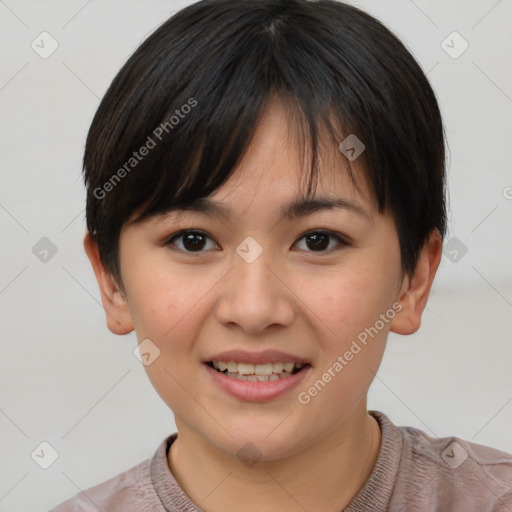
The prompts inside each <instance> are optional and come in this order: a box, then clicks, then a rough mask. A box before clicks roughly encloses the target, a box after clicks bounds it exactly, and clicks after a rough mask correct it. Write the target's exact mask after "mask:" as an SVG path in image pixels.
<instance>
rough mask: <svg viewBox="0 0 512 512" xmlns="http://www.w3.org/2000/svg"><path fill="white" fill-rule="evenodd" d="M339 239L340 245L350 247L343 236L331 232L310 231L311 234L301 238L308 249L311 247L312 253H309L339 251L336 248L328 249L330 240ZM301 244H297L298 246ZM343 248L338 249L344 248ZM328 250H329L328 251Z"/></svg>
mask: <svg viewBox="0 0 512 512" xmlns="http://www.w3.org/2000/svg"><path fill="white" fill-rule="evenodd" d="M333 238H335V239H337V240H338V245H341V246H342V247H346V246H349V245H350V243H349V242H348V241H347V240H346V239H345V238H343V237H342V236H341V235H338V234H336V233H332V232H331V231H310V232H309V233H306V234H305V235H304V236H303V237H301V238H299V241H300V240H303V239H304V240H305V245H306V247H309V248H310V249H311V251H307V252H324V253H325V252H331V251H332V250H337V249H336V248H334V249H333V248H330V249H328V247H329V245H330V243H329V242H330V241H329V239H333ZM298 243H299V242H297V244H298ZM342 247H338V249H339V248H342ZM326 249H327V250H326Z"/></svg>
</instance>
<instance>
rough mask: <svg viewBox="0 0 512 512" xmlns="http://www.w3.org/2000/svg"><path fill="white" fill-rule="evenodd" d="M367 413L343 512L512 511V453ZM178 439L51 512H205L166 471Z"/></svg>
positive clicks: (164, 444) (162, 444) (172, 439)
mask: <svg viewBox="0 0 512 512" xmlns="http://www.w3.org/2000/svg"><path fill="white" fill-rule="evenodd" d="M369 414H371V415H372V416H374V417H375V419H376V420H377V421H378V423H379V425H380V428H381V431H382V441H381V446H380V450H379V455H378V458H377V462H376V464H375V466H374V468H373V470H372V473H371V474H370V476H369V478H368V480H367V481H366V483H365V484H364V486H363V487H362V488H361V490H360V491H359V492H358V494H357V495H356V496H355V497H354V499H353V500H352V501H351V502H350V504H349V505H348V507H347V508H345V511H344V512H363V511H364V512H384V511H391V512H427V511H428V512H434V511H436V512H437V511H439V512H448V511H450V512H512V454H509V453H505V452H502V451H499V450H495V449H493V448H489V447H486V446H482V445H478V444H475V443H470V442H467V441H463V440H461V439H459V438H457V437H444V438H432V437H430V436H428V435H427V434H426V433H425V432H423V431H421V430H418V429H416V428H412V427H397V426H396V425H394V424H393V423H392V422H391V421H390V420H389V418H388V417H387V416H385V415H384V414H383V413H381V412H378V411H369ZM176 437H177V433H174V434H172V435H170V436H169V437H167V438H166V439H164V441H162V443H161V444H160V446H159V447H158V449H157V450H156V452H155V454H154V456H153V458H152V459H148V460H145V461H144V462H141V463H139V464H138V465H136V466H134V467H133V468H131V469H129V470H128V471H125V472H124V473H120V474H119V475H116V476H114V477H113V478H111V479H110V480H107V481H106V482H103V483H101V484H99V485H96V486H94V487H91V488H90V489H87V490H85V491H83V492H81V493H79V494H77V495H75V496H74V497H73V498H71V499H69V500H67V501H65V502H64V503H62V504H60V505H59V506H57V507H56V508H53V509H52V510H51V511H50V512H98V510H100V511H101V512H205V511H204V510H203V509H202V508H200V507H199V506H197V505H196V504H195V503H194V502H192V500H191V499H190V498H189V497H188V496H187V494H185V492H184V491H183V489H182V488H181V487H180V485H179V484H178V482H177V481H176V479H175V478H174V476H173V475H172V473H171V472H170V470H169V466H168V463H167V453H168V451H169V447H170V446H171V444H172V443H173V441H174V440H175V439H176ZM240 510H243V506H241V508H240ZM310 512H324V511H310Z"/></svg>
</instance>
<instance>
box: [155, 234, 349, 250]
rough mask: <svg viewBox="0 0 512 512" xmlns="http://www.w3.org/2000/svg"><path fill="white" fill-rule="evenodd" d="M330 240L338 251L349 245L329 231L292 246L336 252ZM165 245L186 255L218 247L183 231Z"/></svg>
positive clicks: (306, 237)
mask: <svg viewBox="0 0 512 512" xmlns="http://www.w3.org/2000/svg"><path fill="white" fill-rule="evenodd" d="M332 239H336V240H337V241H338V244H337V245H338V246H341V247H338V249H339V248H342V247H347V246H349V245H350V242H349V241H348V240H346V239H345V238H344V237H342V236H341V235H339V234H337V233H332V232H331V231H310V232H309V233H306V234H305V235H303V236H302V237H301V238H299V241H297V242H296V243H295V244H294V246H296V245H298V244H299V242H300V240H305V246H306V249H304V248H299V250H306V252H322V253H326V252H331V251H333V250H337V249H336V247H334V248H332V247H330V246H331V245H332V244H331V243H330V242H331V241H332ZM208 241H210V242H212V243H213V244H212V245H211V246H210V247H207V246H208ZM165 245H173V246H175V247H176V248H177V250H180V251H183V252H187V253H194V252H196V253H201V252H204V250H203V249H209V248H210V249H212V248H213V249H215V248H217V249H218V248H219V246H218V245H217V244H216V243H215V242H214V240H213V239H212V238H211V237H210V236H208V235H207V234H206V233H205V232H203V231H197V230H185V231H180V232H179V233H176V234H174V235H171V236H170V237H169V238H167V240H166V241H165ZM308 249H309V250H308Z"/></svg>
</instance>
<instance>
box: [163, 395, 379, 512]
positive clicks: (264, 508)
mask: <svg viewBox="0 0 512 512" xmlns="http://www.w3.org/2000/svg"><path fill="white" fill-rule="evenodd" d="M176 424H177V426H178V438H177V439H176V440H175V442H174V443H173V444H172V446H171V450H170V451H169V455H168V463H169V468H170V470H171V472H172V473H173V475H174V477H175V478H176V480H177V481H178V483H179V484H180V486H181V487H182V489H183V490H184V491H185V492H186V493H187V495H188V496H189V497H190V498H191V499H192V501H194V502H195V503H196V504H197V505H198V506H200V507H202V508H203V509H204V510H208V512H232V511H233V512H234V511H239V510H240V507H241V504H243V510H244V511H246V512H270V511H275V510H283V511H290V512H291V511H303V510H304V509H305V510H322V511H326V512H339V511H340V510H343V509H344V508H345V507H346V506H347V505H348V504H349V503H350V501H352V499H353V498H354V497H355V496H356V494H357V493H358V491H359V490H360V489H361V488H362V487H363V485H364V483H365V482H366V480H367V479H368V477H369V475H370V473H371V471H372V469H373V467H374V465H375V463H376V461H377V456H378V453H379V448H380V443H381V432H380V428H379V425H378V423H377V421H376V420H375V418H373V417H372V416H370V415H369V414H367V412H366V404H364V410H362V411H356V412H354V413H353V414H352V415H351V417H350V418H348V419H347V420H346V421H345V422H344V423H342V424H341V425H339V426H338V427H337V428H336V429H335V430H333V431H332V432H331V433H329V434H328V435H327V436H325V437H324V438H322V439H320V440H318V441H316V442H315V443H313V444H310V445H309V446H308V447H307V449H305V450H302V451H300V452H298V453H295V454H293V455H291V456H289V457H287V458H285V459H280V460H273V461H258V462H257V463H256V464H254V465H253V466H251V467H246V466H244V465H243V464H241V463H240V460H238V458H237V457H236V455H230V454H227V453H226V452H224V451H221V450H219V449H218V448H217V447H215V446H213V445H212V444H211V443H209V442H208V441H207V440H205V439H204V438H202V437H200V436H199V435H198V434H197V433H196V432H194V431H193V430H191V429H189V428H187V427H186V426H185V425H179V424H178V422H176Z"/></svg>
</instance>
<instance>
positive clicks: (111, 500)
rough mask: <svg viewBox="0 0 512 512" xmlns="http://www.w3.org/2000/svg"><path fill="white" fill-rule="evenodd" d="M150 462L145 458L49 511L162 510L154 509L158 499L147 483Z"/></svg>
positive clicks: (118, 511)
mask: <svg viewBox="0 0 512 512" xmlns="http://www.w3.org/2000/svg"><path fill="white" fill-rule="evenodd" d="M150 462H151V461H150V460H149V459H148V460H145V461H143V462H140V463H139V464H137V465H136V466H134V467H132V468H131V469H129V470H127V471H124V472H123V473H119V474H118V475H116V476H114V477H112V478H110V479H109V480H106V481H105V482H102V483H100V484H98V485H95V486H94V487H90V488H88V489H85V490H83V491H81V492H79V493H78V494H76V495H75V496H73V497H72V498H70V499H68V500H66V501H64V502H63V503H61V504H60V505H58V506H57V507H55V508H53V509H51V510H50V511H49V512H97V511H98V510H101V511H102V512H126V511H127V510H130V511H133V512H143V511H144V512H145V511H148V510H151V511H153V510H154V511H155V512H157V511H159V510H162V511H163V510H164V509H160V508H158V505H160V500H159V498H158V497H157V495H156V493H155V490H154V487H153V485H152V483H151V477H150V471H149V465H150ZM155 504H156V506H155ZM160 506H161V505H160Z"/></svg>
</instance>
